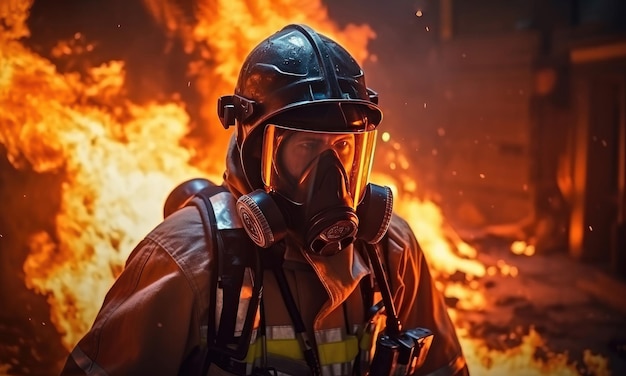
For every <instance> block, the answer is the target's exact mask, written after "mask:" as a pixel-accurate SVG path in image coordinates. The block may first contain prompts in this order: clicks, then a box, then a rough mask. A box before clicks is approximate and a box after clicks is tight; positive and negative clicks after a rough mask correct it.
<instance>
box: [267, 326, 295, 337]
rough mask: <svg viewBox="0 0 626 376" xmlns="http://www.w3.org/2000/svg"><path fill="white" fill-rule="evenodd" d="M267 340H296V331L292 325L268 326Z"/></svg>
mask: <svg viewBox="0 0 626 376" xmlns="http://www.w3.org/2000/svg"><path fill="white" fill-rule="evenodd" d="M265 330H266V333H267V339H295V338H296V331H295V330H294V329H293V326H291V325H281V326H268V327H267V328H266V329H265Z"/></svg>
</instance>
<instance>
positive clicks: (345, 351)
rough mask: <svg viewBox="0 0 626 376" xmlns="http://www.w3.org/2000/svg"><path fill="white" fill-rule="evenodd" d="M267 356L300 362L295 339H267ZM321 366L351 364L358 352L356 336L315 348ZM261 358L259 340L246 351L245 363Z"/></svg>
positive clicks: (300, 355) (300, 353)
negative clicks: (273, 355) (277, 356)
mask: <svg viewBox="0 0 626 376" xmlns="http://www.w3.org/2000/svg"><path fill="white" fill-rule="evenodd" d="M266 346H267V352H268V354H275V355H281V356H284V357H287V358H290V359H297V360H302V359H304V356H303V355H302V350H301V349H300V344H299V343H298V340H296V339H268V340H267V341H266ZM317 349H318V351H319V356H320V363H321V365H327V364H336V363H345V362H351V361H352V360H354V358H355V357H356V355H357V354H358V352H359V340H358V339H357V337H356V336H348V337H347V338H346V340H344V341H340V342H331V343H322V344H320V345H318V346H317ZM261 356H263V354H262V346H261V339H257V340H256V341H255V342H254V343H253V344H251V345H250V347H249V349H248V354H247V355H246V359H245V362H246V363H254V360H255V359H258V358H260V357H261Z"/></svg>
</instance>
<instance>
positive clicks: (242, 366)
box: [62, 25, 468, 375]
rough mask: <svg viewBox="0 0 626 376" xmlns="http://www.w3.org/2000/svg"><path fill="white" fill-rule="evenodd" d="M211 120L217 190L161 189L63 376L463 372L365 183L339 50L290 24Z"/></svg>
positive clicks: (369, 112) (409, 259) (422, 283)
mask: <svg viewBox="0 0 626 376" xmlns="http://www.w3.org/2000/svg"><path fill="white" fill-rule="evenodd" d="M218 116H219V118H220V120H221V122H222V124H223V125H224V127H225V128H229V127H231V126H234V127H235V132H234V133H233V136H232V139H231V143H230V145H229V149H228V155H227V160H226V168H225V173H224V183H223V184H222V185H220V186H216V185H212V184H210V183H208V182H203V181H202V180H200V183H199V180H198V179H195V180H193V181H192V183H193V184H192V188H189V187H190V185H187V186H186V187H182V188H180V187H179V188H180V189H177V190H174V191H173V192H172V194H171V195H170V198H169V199H168V203H166V205H165V206H166V212H165V215H166V218H165V220H164V221H163V222H162V223H161V224H160V225H158V226H157V227H156V228H155V229H154V230H153V231H152V232H150V233H149V234H148V235H147V236H146V237H145V239H144V240H142V241H141V242H140V243H139V244H138V245H137V247H136V248H135V249H134V250H133V252H132V254H131V255H130V256H129V258H128V260H127V263H126V266H125V269H124V270H123V272H122V273H121V275H120V276H119V277H118V279H117V280H116V282H115V283H114V285H113V286H112V288H111V289H110V291H109V292H108V294H107V295H106V298H105V300H104V304H103V306H102V308H101V310H100V312H99V314H98V315H97V317H96V319H95V322H94V324H93V326H92V328H91V329H90V330H89V331H88V333H87V334H86V335H85V336H84V337H83V338H82V340H80V342H79V343H78V344H77V346H76V347H75V348H74V349H73V351H72V352H71V354H70V355H69V357H68V359H67V361H66V364H65V367H64V369H63V371H62V374H64V375H70V374H110V375H140V374H154V375H174V374H181V375H205V374H209V375H232V374H235V375H237V374H239V375H249V374H255V375H306V374H310V375H357V374H361V375H367V374H370V375H378V374H415V375H428V374H436V375H465V374H468V368H467V365H466V362H465V358H464V356H463V353H462V350H461V347H460V345H459V342H458V339H457V336H456V334H455V329H454V326H453V324H452V322H451V320H450V318H449V316H448V313H447V310H446V306H445V305H444V302H443V299H442V296H441V294H440V293H439V292H438V290H437V289H436V288H435V285H434V282H433V280H432V277H431V274H430V272H429V268H428V265H427V262H426V260H425V258H424V254H423V253H422V250H421V249H420V246H419V244H418V242H417V241H416V239H415V236H414V234H413V233H412V231H411V229H410V228H409V226H408V224H407V223H406V222H405V221H404V220H403V219H401V218H400V217H398V216H397V215H395V214H393V212H392V201H393V198H392V195H391V190H390V189H389V188H387V187H382V186H378V185H375V184H372V183H369V182H368V177H369V172H370V169H371V164H372V158H373V153H374V144H375V140H376V128H377V126H378V125H379V124H380V122H381V120H382V112H381V110H380V108H379V106H378V98H377V94H376V93H375V92H374V91H372V90H370V89H369V88H368V87H367V86H366V84H365V78H364V75H363V72H362V70H361V68H360V67H359V65H358V64H357V63H356V62H355V60H354V59H353V58H352V57H351V56H350V54H349V53H348V52H347V51H346V50H345V49H344V48H343V47H341V46H340V45H339V44H337V43H336V42H334V41H333V40H331V39H329V38H327V37H325V36H324V35H321V34H319V33H317V32H315V31H314V30H312V29H311V28H309V27H308V26H306V25H288V26H286V27H284V28H283V29H282V30H280V31H278V32H277V33H275V34H273V35H271V36H269V37H268V38H267V39H265V40H264V41H263V42H261V43H260V44H259V45H258V46H257V47H256V48H254V49H253V50H252V52H251V53H250V54H249V55H248V57H247V58H246V60H245V61H244V63H243V66H242V68H241V71H240V75H239V79H238V82H237V84H236V88H235V91H234V94H233V95H226V96H223V97H221V98H220V100H219V101H218ZM205 183H206V184H205ZM194 187H196V188H197V189H195V190H194ZM198 191H199V192H198ZM181 192H182V193H181ZM191 193H196V195H195V196H193V197H192V198H191V199H189V197H187V196H189V195H191ZM177 195H178V196H177ZM181 195H183V196H185V197H180V196H181ZM181 206H182V208H179V207H181ZM412 328H417V329H412ZM407 339H408V340H407ZM407 343H408V344H407ZM398 349H400V350H398ZM403 349H404V350H406V349H408V350H407V351H404V350H403ZM398 351H400V352H399V353H398ZM403 351H404V352H403ZM374 363H376V364H377V365H374ZM381 364H382V366H381ZM381 370H382V371H381Z"/></svg>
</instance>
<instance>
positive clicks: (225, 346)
mask: <svg viewBox="0 0 626 376" xmlns="http://www.w3.org/2000/svg"><path fill="white" fill-rule="evenodd" d="M221 193H227V194H228V195H230V192H229V191H228V190H227V189H226V188H225V187H224V186H209V187H207V188H205V189H203V190H201V191H200V192H198V193H197V194H196V197H198V198H199V199H200V200H192V201H191V204H192V205H195V206H198V205H200V202H201V203H202V204H201V205H203V206H204V208H202V209H204V210H202V209H201V208H198V209H200V210H199V211H200V213H201V217H202V223H203V227H204V230H205V237H206V242H207V246H209V247H211V249H212V250H213V252H212V258H213V259H214V262H213V263H211V264H212V265H213V266H214V268H213V270H211V273H210V274H211V281H210V284H211V285H210V291H211V295H210V298H209V314H208V325H207V326H208V329H207V346H208V348H209V350H210V351H209V356H208V358H209V359H208V361H207V362H206V364H205V368H206V369H208V366H209V365H210V363H211V362H213V363H216V364H218V365H219V366H220V367H221V368H223V369H225V370H228V369H229V368H231V367H230V366H231V365H232V364H233V362H231V361H230V360H231V359H233V358H234V359H237V360H242V359H244V358H245V356H246V354H247V352H248V347H249V344H250V339H251V336H252V331H253V328H254V319H255V315H256V312H257V309H258V305H259V300H260V295H261V291H262V276H263V273H262V266H261V263H260V261H259V260H258V252H257V249H256V246H255V245H254V243H252V241H251V240H250V238H249V237H248V235H247V233H246V232H245V230H244V229H243V228H241V227H237V226H220V225H219V224H218V217H217V216H216V207H214V205H213V202H212V198H214V197H215V196H216V195H218V194H221ZM232 199H233V198H232V196H229V197H220V198H219V200H220V203H228V202H229V200H232ZM218 211H219V209H218ZM231 214H232V213H231ZM229 227H230V228H229ZM247 268H249V270H250V271H251V272H252V273H253V286H252V297H251V299H250V301H249V303H248V307H247V311H246V314H245V322H244V325H243V328H242V331H241V333H235V328H236V325H237V319H238V315H237V312H238V310H239V303H240V296H241V295H240V294H241V290H242V287H243V284H244V277H245V273H246V269H247ZM218 289H221V290H222V294H221V296H222V302H221V303H222V311H221V315H220V316H219V326H218V327H217V328H216V323H217V320H216V318H217V317H216V316H217V299H218V295H217V291H218ZM206 369H205V371H206ZM231 371H236V370H231ZM205 373H206V372H205ZM235 373H238V372H237V371H236V372H235Z"/></svg>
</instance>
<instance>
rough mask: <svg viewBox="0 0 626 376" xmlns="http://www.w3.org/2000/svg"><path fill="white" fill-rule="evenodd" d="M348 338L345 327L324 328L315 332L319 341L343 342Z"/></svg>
mask: <svg viewBox="0 0 626 376" xmlns="http://www.w3.org/2000/svg"><path fill="white" fill-rule="evenodd" d="M345 339H346V336H345V333H344V331H343V328H333V329H322V330H319V331H317V332H315V340H316V341H317V343H318V344H319V343H330V342H341V341H343V340H345Z"/></svg>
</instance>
